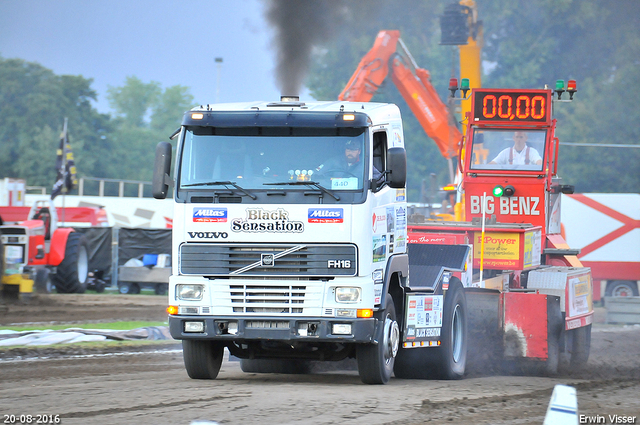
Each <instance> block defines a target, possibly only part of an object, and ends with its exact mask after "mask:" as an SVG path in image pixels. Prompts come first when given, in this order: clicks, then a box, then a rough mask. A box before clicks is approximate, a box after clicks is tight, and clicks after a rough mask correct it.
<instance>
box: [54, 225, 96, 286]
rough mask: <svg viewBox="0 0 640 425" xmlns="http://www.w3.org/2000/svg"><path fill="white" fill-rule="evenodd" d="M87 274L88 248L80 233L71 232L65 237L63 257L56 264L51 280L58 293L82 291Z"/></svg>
mask: <svg viewBox="0 0 640 425" xmlns="http://www.w3.org/2000/svg"><path fill="white" fill-rule="evenodd" d="M88 276H89V249H88V245H87V239H86V238H85V237H84V235H82V234H81V233H76V232H71V233H69V238H68V239H67V247H66V249H65V251H64V259H63V260H62V262H61V263H60V265H58V267H57V271H56V274H55V275H53V282H54V284H55V285H56V290H57V291H58V292H60V293H66V294H70V293H79V294H81V293H84V292H85V291H86V290H87V279H88Z"/></svg>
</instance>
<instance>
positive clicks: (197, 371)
mask: <svg viewBox="0 0 640 425" xmlns="http://www.w3.org/2000/svg"><path fill="white" fill-rule="evenodd" d="M223 356H224V346H222V345H221V344H220V343H217V342H212V341H194V340H190V339H184V340H182V357H183V359H184V367H185V369H187V375H189V378H191V379H216V377H217V376H218V372H220V366H222V357H223Z"/></svg>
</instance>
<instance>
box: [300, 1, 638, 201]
mask: <svg viewBox="0 0 640 425" xmlns="http://www.w3.org/2000/svg"><path fill="white" fill-rule="evenodd" d="M354 3H355V2H343V3H341V5H342V6H343V7H349V8H351V9H350V10H351V12H352V13H351V14H350V15H348V16H350V17H351V18H350V19H351V20H350V21H348V22H346V23H345V24H344V25H342V31H341V32H340V33H339V34H338V35H337V36H336V37H335V38H334V39H332V40H329V41H327V43H326V44H325V45H324V46H322V47H323V48H322V49H319V50H318V52H317V53H316V55H315V56H314V64H313V66H312V68H311V73H310V75H309V78H308V80H307V86H308V87H309V88H310V93H311V95H312V96H314V97H315V98H316V99H320V100H330V99H335V98H336V97H337V95H338V94H339V93H340V92H341V91H342V89H343V88H344V86H345V85H346V83H347V81H348V79H349V77H350V76H351V74H352V73H353V72H354V70H355V69H356V67H357V64H358V62H359V61H360V59H361V58H362V56H364V54H365V53H366V52H367V51H368V50H369V49H370V48H371V46H372V45H373V41H374V38H375V35H376V34H377V32H378V31H379V30H381V29H398V30H400V31H401V37H402V39H403V41H404V42H405V44H406V45H407V47H408V48H409V50H410V51H411V53H412V55H413V56H414V58H415V60H416V62H417V64H418V66H420V67H422V68H425V69H427V70H429V71H430V73H431V82H432V84H433V85H434V87H435V88H436V89H437V90H438V92H439V94H440V97H441V98H442V99H444V98H446V96H447V90H446V85H447V82H448V79H449V77H450V76H451V75H452V74H453V75H457V73H458V71H457V69H458V65H457V61H458V55H457V49H456V48H455V47H446V46H441V45H439V44H438V43H439V39H440V29H439V22H438V18H439V16H440V15H441V14H442V12H443V8H444V6H445V5H446V3H445V2H424V1H412V0H404V1H403V0H400V1H396V2H392V3H391V2H387V3H383V2H368V3H367V5H368V6H369V7H368V10H367V13H368V15H367V17H366V18H363V15H362V14H359V13H358V12H359V11H358V10H356V9H357V8H358V7H359V5H360V3H358V4H357V5H354ZM476 3H477V5H478V10H479V18H480V19H481V20H482V21H483V28H484V48H483V54H482V59H483V65H484V66H483V68H484V69H485V70H486V73H485V74H484V75H483V81H482V85H483V87H497V88H542V87H544V85H545V84H547V85H549V86H553V85H554V83H555V81H556V80H557V79H564V80H567V79H569V78H572V79H576V80H577V81H578V88H579V92H578V93H577V94H576V97H575V101H574V102H573V103H572V104H556V107H555V112H556V117H557V118H558V133H559V135H560V139H561V142H565V143H592V144H593V143H609V144H634V145H636V146H637V145H638V140H639V138H638V137H637V136H638V132H639V130H637V127H636V126H635V125H633V124H630V123H633V122H635V121H636V119H637V118H638V116H639V115H640V110H638V108H637V107H634V96H632V95H630V94H629V90H630V89H631V88H632V87H634V83H635V82H636V81H638V80H639V77H640V65H639V63H638V57H640V47H639V45H640V41H639V40H640V25H638V16H640V2H638V1H636V0H617V1H615V2H611V1H607V0H536V1H531V0H476ZM565 98H566V95H565ZM373 100H374V101H384V102H391V103H396V104H398V105H399V106H400V109H401V111H402V114H403V122H404V130H405V142H406V148H407V155H408V158H407V168H408V173H409V175H408V181H409V183H408V189H409V190H408V192H409V193H408V197H409V199H410V200H412V201H416V200H419V197H420V186H421V183H422V180H424V179H426V178H428V175H429V174H431V173H436V174H437V175H438V180H439V183H440V184H443V183H445V182H446V181H447V180H448V172H447V164H446V161H445V160H444V158H442V157H441V155H440V154H439V151H438V150H437V149H436V147H435V144H434V143H433V142H432V141H431V140H429V138H428V137H427V136H426V135H425V134H424V132H423V131H422V129H421V127H420V126H419V124H418V123H417V120H415V118H414V116H413V114H412V112H411V111H410V110H409V109H408V107H407V106H406V104H405V103H404V100H403V99H402V98H401V97H400V96H399V95H398V93H397V91H396V90H395V88H394V87H393V84H392V83H391V81H387V83H386V84H385V85H384V86H383V87H381V88H380V90H379V91H378V94H377V95H376V96H375V97H374V99H373ZM635 103H637V102H635ZM459 119H460V118H459ZM639 151H640V149H635V148H634V149H619V148H598V147H580V146H573V145H565V147H562V149H561V157H560V167H559V172H560V174H561V175H562V176H563V178H564V180H565V183H568V184H574V185H576V187H577V190H578V191H581V192H586V191H615V192H622V191H631V192H637V191H638V187H640V169H639V167H640V165H639V164H640V157H639V156H640V152H639ZM594 170H597V172H594Z"/></svg>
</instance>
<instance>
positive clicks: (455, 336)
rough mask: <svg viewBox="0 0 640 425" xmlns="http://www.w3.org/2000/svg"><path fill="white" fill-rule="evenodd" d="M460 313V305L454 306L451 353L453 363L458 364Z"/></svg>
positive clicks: (460, 355)
mask: <svg viewBox="0 0 640 425" xmlns="http://www.w3.org/2000/svg"><path fill="white" fill-rule="evenodd" d="M462 332H463V329H462V311H461V309H460V304H456V308H455V310H453V317H452V318H451V353H452V355H453V361H454V362H456V363H458V362H459V361H460V358H461V357H462V346H463V341H462V340H463V335H462Z"/></svg>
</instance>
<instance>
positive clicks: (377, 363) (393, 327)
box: [356, 294, 400, 384]
mask: <svg viewBox="0 0 640 425" xmlns="http://www.w3.org/2000/svg"><path fill="white" fill-rule="evenodd" d="M386 298H387V300H386V303H385V309H384V311H381V312H378V313H376V314H377V316H378V317H377V318H378V325H377V327H376V331H375V332H376V335H375V339H376V341H378V344H375V345H374V344H358V345H357V347H356V360H357V363H358V374H359V375H360V380H362V382H364V383H365V384H386V383H387V382H389V378H391V374H392V373H393V365H394V363H395V358H396V354H397V353H398V347H399V345H400V329H399V328H398V322H397V321H396V309H395V307H394V305H393V298H392V297H391V294H387V297H386Z"/></svg>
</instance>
